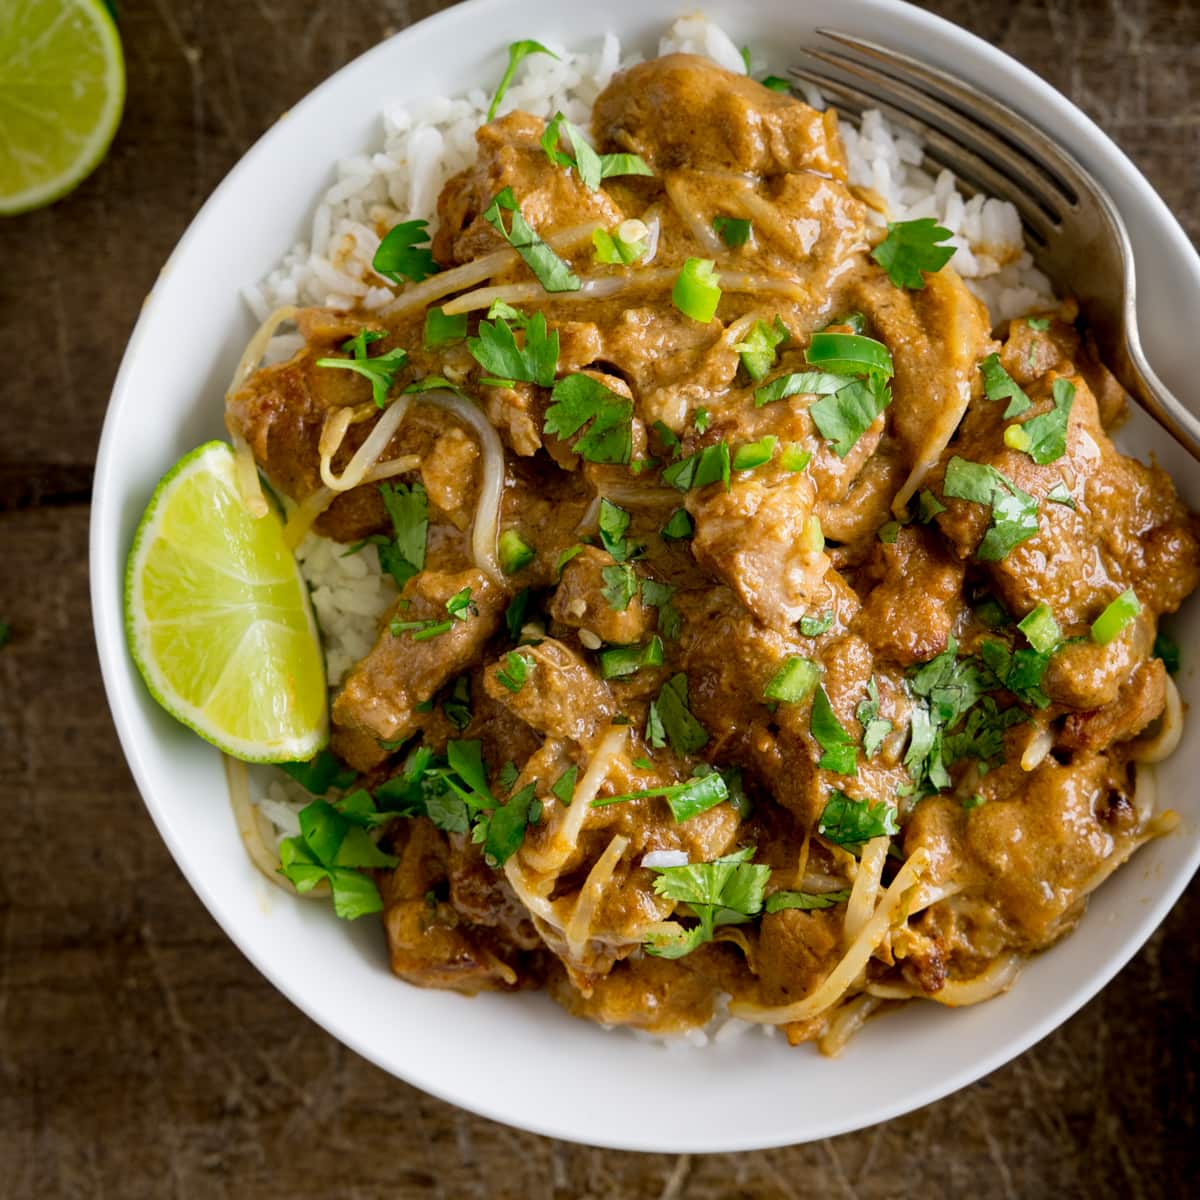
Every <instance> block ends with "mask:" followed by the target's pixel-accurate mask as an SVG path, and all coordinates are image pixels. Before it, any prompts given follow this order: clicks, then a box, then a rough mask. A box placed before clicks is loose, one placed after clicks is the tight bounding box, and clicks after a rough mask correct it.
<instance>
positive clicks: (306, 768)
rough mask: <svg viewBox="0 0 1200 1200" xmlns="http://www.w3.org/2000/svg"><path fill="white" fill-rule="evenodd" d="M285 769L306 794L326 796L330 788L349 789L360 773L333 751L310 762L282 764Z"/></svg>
mask: <svg viewBox="0 0 1200 1200" xmlns="http://www.w3.org/2000/svg"><path fill="white" fill-rule="evenodd" d="M279 765H280V767H282V768H283V770H285V771H286V772H287V773H288V774H289V775H290V776H291V777H292V778H293V779H294V780H295V781H296V782H297V783H298V784H299V785H300V786H301V787H302V788H304V790H305V791H306V792H311V793H312V794H313V795H314V796H324V795H325V793H326V792H328V791H329V790H330V788H336V789H337V790H338V791H341V790H342V789H343V788H348V787H349V786H350V785H351V784H352V783H353V782H354V781H355V779H357V778H358V772H357V771H355V770H354V769H353V768H352V767H348V766H346V764H345V763H343V762H342V761H341V760H340V759H339V758H338V757H337V756H336V755H335V754H334V753H333V751H331V750H328V749H326V750H321V751H320V752H318V754H317V755H316V757H315V758H311V759H309V761H308V762H285V763H280V764H279Z"/></svg>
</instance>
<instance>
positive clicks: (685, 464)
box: [662, 442, 731, 492]
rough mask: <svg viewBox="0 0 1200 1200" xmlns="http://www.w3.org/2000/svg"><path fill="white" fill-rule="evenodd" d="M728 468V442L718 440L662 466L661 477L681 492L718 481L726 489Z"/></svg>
mask: <svg viewBox="0 0 1200 1200" xmlns="http://www.w3.org/2000/svg"><path fill="white" fill-rule="evenodd" d="M730 470H731V464H730V458H729V443H728V442H718V443H717V444H716V445H715V446H704V447H703V448H702V449H700V450H697V451H696V453H695V454H689V455H688V456H687V458H681V459H680V460H679V461H678V462H675V463H672V464H671V465H670V466H669V467H666V468H664V469H663V473H662V478H663V482H664V483H668V484H670V485H671V487H673V488H678V489H679V490H680V491H681V492H686V491H688V490H690V489H691V488H699V487H707V486H708V485H709V484H710V483H718V482H720V483H724V484H725V490H726V491H728V490H729V482H730Z"/></svg>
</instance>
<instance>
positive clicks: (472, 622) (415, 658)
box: [333, 569, 507, 769]
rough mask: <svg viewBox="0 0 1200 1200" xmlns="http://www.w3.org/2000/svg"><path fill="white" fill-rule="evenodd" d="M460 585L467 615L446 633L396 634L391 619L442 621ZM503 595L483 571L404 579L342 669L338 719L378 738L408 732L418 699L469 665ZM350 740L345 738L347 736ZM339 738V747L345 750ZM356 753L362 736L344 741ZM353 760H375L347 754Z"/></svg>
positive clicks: (416, 721) (418, 719) (415, 720)
mask: <svg viewBox="0 0 1200 1200" xmlns="http://www.w3.org/2000/svg"><path fill="white" fill-rule="evenodd" d="M463 588H470V589H471V605H472V609H473V611H471V610H469V615H468V616H467V619H466V620H462V621H460V620H457V619H454V618H449V619H451V620H452V622H453V623H452V625H451V628H450V629H448V630H447V631H446V632H445V633H442V634H439V635H438V636H436V637H432V638H429V639H428V640H425V641H414V640H413V639H412V636H411V632H403V633H401V634H400V635H399V636H393V634H392V633H391V631H390V630H389V628H388V624H389V622H390V621H392V620H399V621H426V620H428V621H443V620H446V619H448V618H447V612H446V602H447V601H448V600H449V599H450V598H451V597H452V596H454V595H455V594H456V593H458V592H460V591H461V590H462V589H463ZM506 600H507V596H506V593H505V592H504V589H503V588H501V587H500V586H499V585H497V584H496V583H495V582H494V581H493V580H492V579H491V578H490V577H489V576H487V575H485V574H484V573H483V572H482V571H478V570H474V569H471V570H467V571H457V572H453V573H449V574H447V573H445V572H441V571H422V572H421V574H420V575H417V576H415V577H414V578H412V579H411V580H409V582H408V583H407V584H406V585H405V588H404V593H403V595H402V596H401V598H400V600H399V602H398V603H397V605H396V607H395V608H394V609H392V610H391V612H390V613H389V614H388V617H387V618H386V619H385V622H384V625H383V629H382V632H381V633H380V635H379V639H378V640H377V641H376V643H375V645H374V647H373V648H372V650H371V652H370V653H369V654H368V655H367V657H366V658H364V659H363V660H362V661H361V662H360V663H359V664H358V665H357V666H356V667H355V668H354V669H353V670H352V671H351V672H350V674H349V675H348V676H347V677H346V681H345V683H343V684H342V689H341V691H340V692H339V693H338V694H337V697H336V698H335V700H334V702H333V721H334V725H335V726H341V727H346V728H348V729H350V730H356V731H358V732H359V733H365V734H368V735H369V736H371V737H373V738H375V739H376V740H377V741H396V740H398V739H403V738H406V737H409V736H410V735H411V734H413V733H415V732H416V731H417V729H419V728H420V727H421V724H422V714H421V713H419V712H418V711H417V710H416V706H417V705H418V704H421V703H423V702H424V701H427V700H429V699H430V698H431V697H432V696H433V694H434V693H435V692H436V691H437V690H438V689H439V688H440V687H441V686H442V685H443V684H445V683H446V682H447V681H448V680H450V679H452V678H453V677H454V676H455V675H457V674H459V673H460V672H461V671H463V670H465V669H466V668H467V667H469V666H470V665H471V664H472V663H473V662H474V661H475V660H476V659H477V658H478V657H479V654H480V652H481V651H482V649H483V646H484V645H485V643H486V642H487V641H488V640H489V638H491V637H492V635H493V634H494V633H495V632H496V630H497V629H498V628H499V627H500V622H501V619H502V617H503V614H504V606H505V603H506ZM347 741H349V739H347ZM347 752H348V751H347V748H346V746H345V745H343V753H344V754H345V753H347ZM349 752H350V753H357V757H358V758H359V759H360V760H361V757H362V755H361V744H360V739H355V740H354V744H353V746H352V747H350V749H349ZM347 761H349V762H350V764H351V765H352V766H356V767H359V768H360V769H365V767H367V766H370V765H373V764H370V763H361V762H360V761H356V760H355V758H348V759H347Z"/></svg>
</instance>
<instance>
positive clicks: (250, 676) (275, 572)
mask: <svg viewBox="0 0 1200 1200" xmlns="http://www.w3.org/2000/svg"><path fill="white" fill-rule="evenodd" d="M125 633H126V636H127V638H128V639H129V649H130V651H131V653H132V654H133V660H134V662H135V663H137V667H138V670H139V671H141V673H142V678H143V679H144V680H145V681H146V686H147V687H148V688H149V689H150V694H151V695H152V696H153V697H154V698H155V700H157V701H158V702H159V704H161V705H162V706H163V708H165V709H166V710H167V712H169V713H170V714H171V715H172V716H173V717H175V718H177V719H178V720H180V721H182V722H183V723H184V724H185V725H189V726H191V728H192V729H194V730H195V731H196V732H197V733H198V734H199V735H200V736H201V737H202V738H206V739H207V740H208V741H210V742H212V743H213V745H215V746H219V747H220V748H221V749H222V750H224V751H225V752H226V753H227V754H232V755H233V756H234V757H235V758H240V759H245V760H246V761H247V762H294V761H303V760H307V759H309V758H312V756H313V755H314V754H315V753H316V752H317V751H318V750H319V749H320V748H321V747H322V746H323V745H324V744H325V742H326V741H327V739H328V715H327V710H326V690H325V668H324V664H323V662H322V658H321V645H320V640H319V638H318V636H317V627H316V623H315V622H314V620H313V616H312V610H311V608H310V607H309V602H308V589H307V588H306V587H305V584H304V581H303V579H302V578H301V577H300V570H299V568H298V567H297V565H296V560H295V559H294V558H293V557H292V554H291V551H289V550H288V548H287V546H286V545H285V544H284V540H283V525H282V523H281V522H280V520H279V518H278V516H277V515H276V514H275V511H274V510H273V509H272V510H270V511H269V512H268V513H267V515H266V516H265V517H260V518H255V517H252V516H251V515H250V514H249V513H248V512H247V511H246V508H245V506H244V505H243V503H242V499H241V496H240V495H239V494H238V489H237V483H236V481H235V478H234V456H233V451H232V450H231V449H230V448H229V446H227V445H226V444H225V443H224V442H208V443H207V444H206V445H204V446H201V447H200V448H199V449H197V450H193V451H192V452H191V453H190V454H188V455H186V456H185V457H184V458H182V459H181V460H180V461H179V462H178V463H176V464H175V466H173V467H172V468H171V470H170V471H168V472H167V474H166V475H164V476H163V478H162V481H161V482H160V483H159V485H158V487H157V488H156V489H155V492H154V495H153V496H152V497H151V498H150V504H149V506H148V507H147V509H146V512H145V515H144V516H143V517H142V521H141V524H140V525H139V526H138V529H137V533H136V534H135V535H134V539H133V549H132V550H131V551H130V552H129V564H128V567H127V568H126V572H125Z"/></svg>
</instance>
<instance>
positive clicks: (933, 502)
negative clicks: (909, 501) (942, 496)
mask: <svg viewBox="0 0 1200 1200" xmlns="http://www.w3.org/2000/svg"><path fill="white" fill-rule="evenodd" d="M945 511H946V506H945V505H944V504H943V503H942V502H941V501H940V500H939V499H938V498H937V497H936V496H935V495H934V494H933V493H932V492H931V491H930V490H929V489H928V488H922V489H921V491H920V494H919V495H918V496H917V520H918V521H920V522H921V524H922V525H928V524H929V522H930V521H932V520H933V518H934V517H936V516H937V515H938V513H944V512H945Z"/></svg>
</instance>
